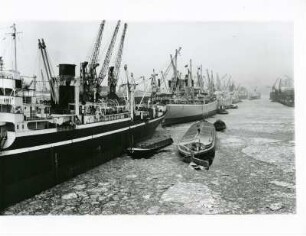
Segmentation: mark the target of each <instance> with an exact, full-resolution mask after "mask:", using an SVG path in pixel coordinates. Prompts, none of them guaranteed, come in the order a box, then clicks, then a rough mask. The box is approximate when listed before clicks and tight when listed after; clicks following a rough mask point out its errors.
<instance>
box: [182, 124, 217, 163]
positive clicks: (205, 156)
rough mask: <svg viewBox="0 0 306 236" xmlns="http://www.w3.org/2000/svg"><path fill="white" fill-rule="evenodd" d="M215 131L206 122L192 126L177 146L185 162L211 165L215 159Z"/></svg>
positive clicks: (212, 126) (211, 125)
mask: <svg viewBox="0 0 306 236" xmlns="http://www.w3.org/2000/svg"><path fill="white" fill-rule="evenodd" d="M215 140H216V129H215V127H214V125H213V124H211V123H209V122H207V121H200V122H197V123H195V124H193V125H192V126H191V127H190V128H189V129H188V131H187V132H186V134H185V135H184V136H183V138H182V140H181V141H180V142H179V144H178V151H179V153H180V154H181V156H183V158H184V159H183V160H184V161H185V162H191V161H193V162H195V163H197V164H199V165H204V162H207V161H208V162H209V165H211V164H212V162H213V159H214V157H215V142H216V141H215Z"/></svg>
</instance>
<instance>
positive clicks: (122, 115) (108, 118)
mask: <svg viewBox="0 0 306 236" xmlns="http://www.w3.org/2000/svg"><path fill="white" fill-rule="evenodd" d="M129 117H130V113H129V112H125V113H118V114H111V115H104V116H102V117H101V119H100V120H99V121H112V120H119V119H124V118H129Z"/></svg>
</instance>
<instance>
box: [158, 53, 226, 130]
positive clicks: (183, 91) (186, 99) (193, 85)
mask: <svg viewBox="0 0 306 236" xmlns="http://www.w3.org/2000/svg"><path fill="white" fill-rule="evenodd" d="M180 50H181V48H179V49H176V52H175V56H173V57H172V55H171V63H170V65H169V66H168V68H167V69H166V71H165V73H163V72H162V73H161V74H162V79H163V82H164V83H163V84H165V85H166V86H165V87H166V92H163V93H161V92H159V91H161V90H160V87H159V86H157V89H156V91H157V92H156V94H155V96H154V99H153V100H155V101H156V102H158V103H160V104H165V105H166V108H167V113H166V115H165V119H164V121H163V125H165V126H168V125H173V124H178V123H185V122H191V121H196V120H201V119H203V118H205V117H209V116H212V115H214V114H216V112H217V109H218V107H219V106H220V105H222V104H223V103H224V104H228V103H230V102H231V101H228V100H229V98H225V97H223V96H219V97H218V95H217V94H215V93H214V92H215V91H214V90H213V86H214V85H213V81H212V80H210V81H211V83H209V84H208V88H207V89H206V90H205V89H204V81H203V76H202V67H199V68H198V71H197V81H195V80H194V79H193V75H192V61H191V60H190V63H189V65H186V66H185V68H187V73H186V74H185V76H184V77H183V76H182V73H180V72H179V71H178V69H177V57H178V54H179V53H180ZM170 68H172V71H173V76H172V78H171V79H170V80H168V81H166V79H165V76H166V74H168V72H169V70H170ZM208 76H209V75H208ZM182 77H183V78H182ZM153 84H158V85H160V84H161V82H160V81H159V82H158V83H153ZM219 98H220V99H219Z"/></svg>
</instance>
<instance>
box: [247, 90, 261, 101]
mask: <svg viewBox="0 0 306 236" xmlns="http://www.w3.org/2000/svg"><path fill="white" fill-rule="evenodd" d="M260 98H261V93H260V92H259V91H257V89H254V90H253V91H250V92H249V100H257V99H260Z"/></svg>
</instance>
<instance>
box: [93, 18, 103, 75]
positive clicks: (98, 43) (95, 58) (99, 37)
mask: <svg viewBox="0 0 306 236" xmlns="http://www.w3.org/2000/svg"><path fill="white" fill-rule="evenodd" d="M104 25H105V20H103V21H102V22H101V24H100V28H99V31H98V35H97V39H96V41H95V44H94V48H93V52H92V54H91V57H90V60H89V71H90V74H93V73H94V70H95V69H96V67H97V66H98V65H99V64H98V63H97V62H98V57H99V53H100V46H101V41H102V34H103V30H104Z"/></svg>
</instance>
